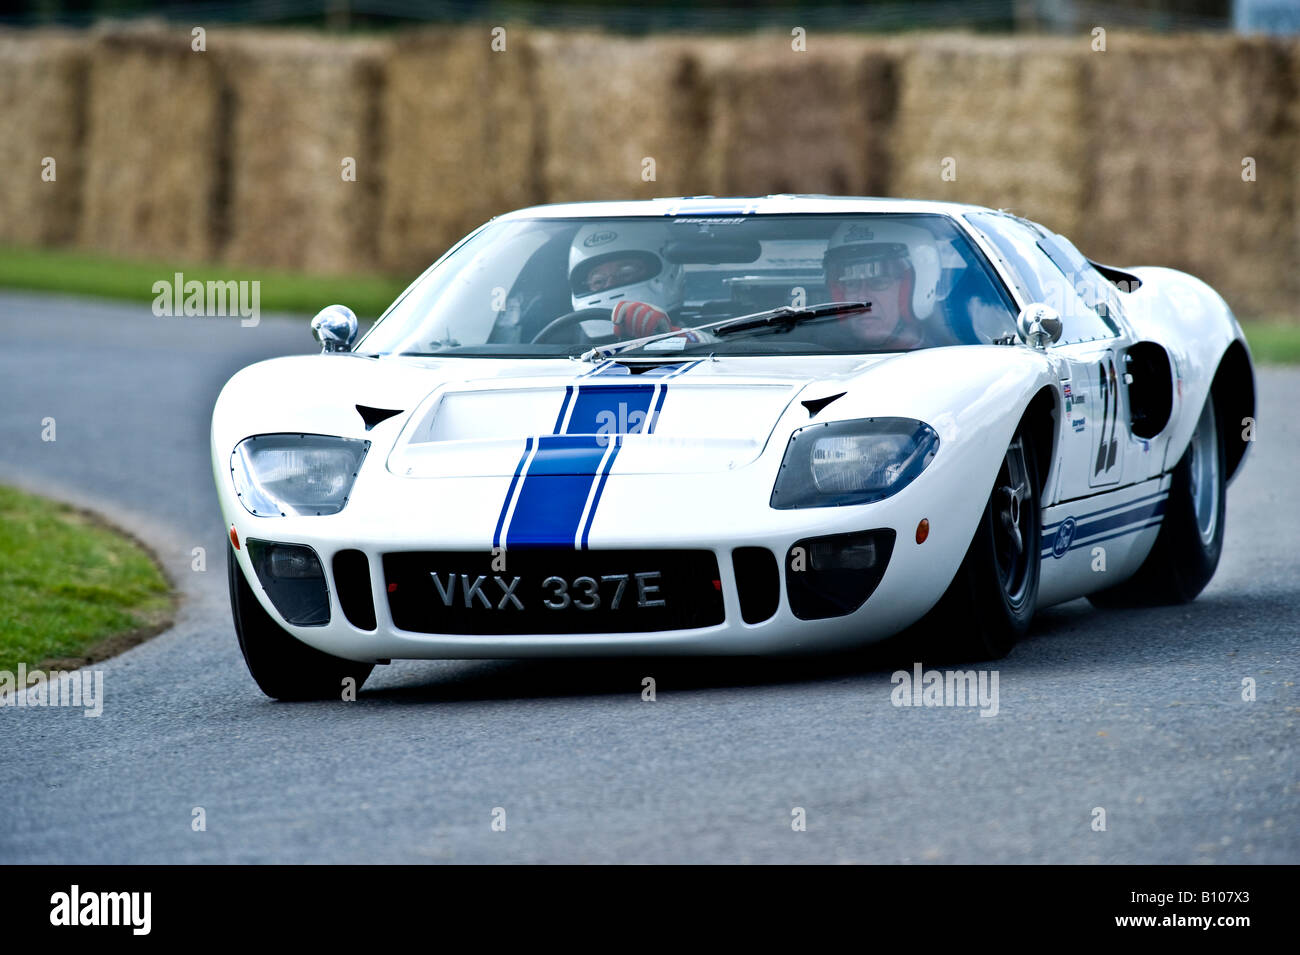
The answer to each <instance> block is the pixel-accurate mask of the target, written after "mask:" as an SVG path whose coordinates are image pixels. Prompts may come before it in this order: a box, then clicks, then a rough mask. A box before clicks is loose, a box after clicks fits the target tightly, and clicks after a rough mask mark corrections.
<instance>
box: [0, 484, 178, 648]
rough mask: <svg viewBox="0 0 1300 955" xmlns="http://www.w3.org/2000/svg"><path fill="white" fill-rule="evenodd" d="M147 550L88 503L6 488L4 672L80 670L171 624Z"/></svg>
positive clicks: (164, 586)
mask: <svg viewBox="0 0 1300 955" xmlns="http://www.w3.org/2000/svg"><path fill="white" fill-rule="evenodd" d="M174 608H175V601H174V598H173V595H172V590H171V587H170V585H169V584H168V583H167V580H166V579H165V578H164V577H163V575H162V572H161V571H160V570H159V569H158V566H157V564H155V563H154V560H153V558H152V557H151V556H150V555H149V553H148V552H147V551H145V549H144V548H143V547H142V546H141V545H140V544H138V543H136V542H135V541H134V540H132V539H131V538H130V537H128V536H126V535H125V534H124V533H123V532H122V531H119V530H117V529H116V528H113V527H110V526H108V525H107V524H105V523H104V522H103V521H102V520H100V519H99V518H97V517H95V516H94V515H92V514H89V513H87V512H84V511H80V510H77V509H76V508H73V507H69V506H67V505H65V504H59V503H56V502H54V501H49V500H46V499H44V498H40V497H36V496H34V495H31V494H26V493H23V492H22V491H17V490H14V489H13V488H10V487H4V486H0V670H8V671H10V672H13V671H14V670H15V669H16V668H17V666H18V664H19V663H26V664H27V666H28V667H29V668H31V667H34V666H40V667H42V668H44V669H49V668H51V667H57V668H60V669H74V668H76V667H80V666H85V665H87V664H89V663H94V662H95V661H97V660H102V659H104V658H106V657H109V656H113V655H114V654H116V653H120V652H121V651H122V650H125V649H127V648H128V647H130V646H133V645H134V644H136V643H139V642H140V641H142V640H145V639H147V638H148V637H151V636H153V635H154V634H155V633H158V632H159V631H161V630H163V629H165V628H166V627H167V626H169V625H170V622H171V617H172V612H173V610H174Z"/></svg>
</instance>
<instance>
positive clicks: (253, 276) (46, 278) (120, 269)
mask: <svg viewBox="0 0 1300 955" xmlns="http://www.w3.org/2000/svg"><path fill="white" fill-rule="evenodd" d="M176 272H181V273H184V276H185V280H186V281H189V280H190V279H197V280H199V281H200V282H207V281H209V280H213V281H216V280H220V281H223V282H225V281H231V280H234V281H236V282H240V281H254V280H255V281H259V282H261V287H260V290H259V296H260V298H259V303H258V304H259V308H260V309H261V311H262V312H294V313H298V314H302V315H314V314H316V313H317V312H319V311H320V310H321V309H322V308H324V307H325V306H326V305H333V304H335V303H339V304H342V305H346V306H348V308H350V309H352V311H354V312H356V313H357V316H358V317H359V318H362V319H367V318H371V319H373V318H378V317H379V314H380V313H381V312H382V311H383V310H384V309H386V308H387V307H388V306H389V304H391V303H392V301H393V299H395V298H397V296H398V295H399V294H401V292H402V290H403V289H405V288H406V286H407V285H409V284H410V281H411V279H413V278H414V276H410V277H409V278H394V277H392V276H388V275H355V276H337V275H331V276H319V275H303V274H300V273H296V272H279V271H274V270H262V269H250V268H239V267H237V266H224V265H212V264H208V265H200V264H191V265H185V264H177V263H175V262H168V263H162V262H144V261H140V260H138V259H118V258H111V257H107V256H103V255H97V254H95V253H93V252H84V251H79V250H70V249H44V248H30V247H27V246H0V287H8V288H19V289H32V290H35V291H46V292H64V293H71V294H79V295H93V296H95V297H97V298H116V299H127V300H129V301H136V302H152V301H153V299H154V291H153V284H154V283H155V282H158V281H165V282H171V281H172V277H173V275H174V274H175V273H176Z"/></svg>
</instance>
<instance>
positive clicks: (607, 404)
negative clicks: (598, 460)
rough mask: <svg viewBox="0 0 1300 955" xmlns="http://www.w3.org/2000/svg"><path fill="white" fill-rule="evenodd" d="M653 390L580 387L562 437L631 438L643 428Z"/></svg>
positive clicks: (622, 387)
mask: <svg viewBox="0 0 1300 955" xmlns="http://www.w3.org/2000/svg"><path fill="white" fill-rule="evenodd" d="M654 390H655V386H654V385H651V384H644V385H639V384H638V385H632V384H628V385H582V386H580V387H579V388H578V396H577V398H576V399H575V400H574V404H573V415H572V416H571V417H570V418H569V426H568V427H567V428H565V430H564V433H565V434H591V435H600V436H602V437H604V436H607V435H609V434H635V433H637V432H639V431H640V430H641V428H642V426H643V425H644V424H645V421H646V414H647V413H648V412H649V410H650V399H651V397H652V396H653V395H654ZM606 441H608V439H606ZM602 450H603V447H602Z"/></svg>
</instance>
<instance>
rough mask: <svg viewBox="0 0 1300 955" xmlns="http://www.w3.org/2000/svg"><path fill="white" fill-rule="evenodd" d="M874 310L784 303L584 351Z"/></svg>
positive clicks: (586, 355) (608, 352) (592, 355)
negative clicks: (697, 333) (695, 333)
mask: <svg viewBox="0 0 1300 955" xmlns="http://www.w3.org/2000/svg"><path fill="white" fill-rule="evenodd" d="M870 310H871V303H870V302H825V303H823V304H821V305H809V306H806V307H804V306H797V305H780V306H778V307H777V308H769V309H764V310H763V311H761V312H754V313H753V314H750V315H741V316H739V317H737V318H724V319H722V320H721V321H717V322H710V323H708V324H707V325H694V326H692V327H690V328H679V329H678V330H677V331H674V332H660V333H658V334H657V335H647V336H646V337H644V338H634V339H632V340H631V341H626V342H619V343H618V344H615V345H602V346H600V347H599V348H592V349H590V350H589V351H585V352H583V353H582V355H581V358H582V360H583V361H588V362H594V361H599V360H601V359H602V358H610V357H612V356H613V355H618V354H621V353H623V352H625V351H631V350H633V349H636V348H642V347H644V346H646V345H649V344H650V343H651V342H657V341H662V340H664V339H668V338H676V337H677V336H679V335H684V334H686V333H687V332H699V331H711V332H713V333H714V334H715V335H718V336H722V335H730V334H733V333H734V332H744V331H751V330H752V329H755V328H766V327H770V326H774V325H781V326H785V327H786V328H794V327H795V326H796V325H800V324H802V323H804V322H809V321H814V320H816V319H819V318H826V317H828V316H831V315H844V314H847V313H849V312H868V311H870Z"/></svg>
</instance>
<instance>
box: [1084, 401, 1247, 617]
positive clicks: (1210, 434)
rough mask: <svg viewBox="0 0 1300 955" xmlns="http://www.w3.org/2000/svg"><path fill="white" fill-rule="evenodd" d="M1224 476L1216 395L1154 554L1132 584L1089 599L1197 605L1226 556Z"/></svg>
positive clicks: (1188, 454) (1180, 472)
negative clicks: (1195, 602) (1194, 602)
mask: <svg viewBox="0 0 1300 955" xmlns="http://www.w3.org/2000/svg"><path fill="white" fill-rule="evenodd" d="M1224 471H1225V467H1224V451H1223V434H1222V432H1221V431H1220V430H1219V424H1218V418H1217V416H1216V415H1215V411H1214V397H1213V396H1212V395H1211V396H1210V397H1209V398H1207V399H1206V400H1205V407H1204V408H1203V409H1201V416H1200V418H1198V419H1197V422H1196V430H1195V431H1194V432H1193V433H1192V440H1191V442H1190V443H1189V444H1188V445H1187V450H1186V451H1185V452H1184V453H1183V456H1182V458H1180V459H1179V461H1178V464H1177V465H1175V467H1174V470H1173V474H1172V480H1171V482H1170V486H1169V499H1168V500H1167V501H1166V502H1165V518H1164V521H1163V522H1162V523H1161V525H1160V532H1159V534H1158V535H1157V536H1156V542H1155V544H1154V545H1153V546H1152V547H1151V553H1150V554H1148V555H1147V559H1146V560H1145V561H1143V562H1142V566H1141V567H1139V568H1138V570H1137V573H1135V574H1134V575H1133V576H1132V577H1130V578H1129V579H1128V580H1126V581H1124V582H1123V583H1121V584H1117V585H1116V586H1114V587H1111V588H1109V589H1107V590H1103V591H1100V592H1098V593H1095V594H1090V595H1089V597H1088V599H1089V600H1090V601H1092V603H1093V604H1094V605H1095V606H1098V607H1141V606H1147V607H1157V606H1162V605H1168V604H1181V603H1188V602H1189V601H1192V600H1195V599H1196V595H1197V594H1199V593H1200V592H1201V591H1202V590H1204V589H1205V585H1206V584H1208V583H1209V582H1210V578H1211V577H1213V576H1214V571H1215V570H1216V569H1217V568H1218V566H1219V556H1220V554H1221V553H1222V552H1223V527H1224V500H1225V497H1226V495H1225V494H1224V486H1225V483H1226V482H1225V479H1224Z"/></svg>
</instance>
